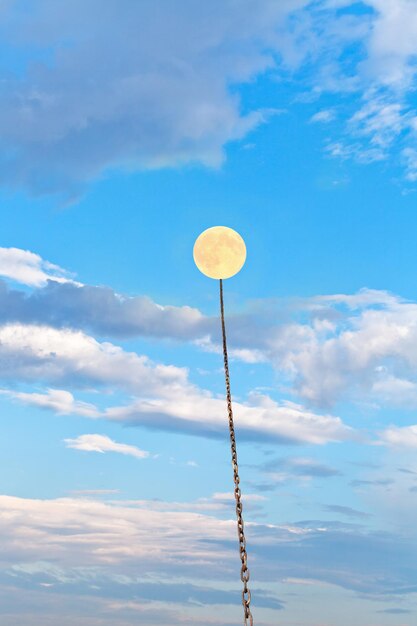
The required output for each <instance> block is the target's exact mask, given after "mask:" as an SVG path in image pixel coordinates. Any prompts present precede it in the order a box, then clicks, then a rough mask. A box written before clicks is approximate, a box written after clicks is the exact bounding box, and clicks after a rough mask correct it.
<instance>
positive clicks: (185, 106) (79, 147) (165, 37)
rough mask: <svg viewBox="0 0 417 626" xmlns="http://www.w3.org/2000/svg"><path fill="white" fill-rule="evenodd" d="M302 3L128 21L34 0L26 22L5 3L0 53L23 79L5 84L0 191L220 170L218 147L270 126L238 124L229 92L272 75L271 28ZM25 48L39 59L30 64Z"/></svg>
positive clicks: (222, 6) (94, 6)
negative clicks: (11, 54)
mask: <svg viewBox="0 0 417 626" xmlns="http://www.w3.org/2000/svg"><path fill="white" fill-rule="evenodd" d="M306 2H307V0H281V1H280V2H275V1H274V0H262V1H261V2H253V0H242V1H241V2H240V3H239V4H236V3H235V2H234V1H233V0H212V1H211V2H210V3H209V4H207V5H206V4H202V5H201V4H198V5H196V4H195V3H193V2H185V3H183V4H182V6H181V8H180V9H178V6H177V5H176V4H175V5H174V4H173V3H172V2H169V1H166V0H159V1H157V2H139V3H133V4H132V5H131V7H130V9H129V11H127V12H126V11H122V10H120V4H119V3H118V2H116V1H114V0H108V2H107V4H106V7H107V8H106V11H105V12H104V13H103V12H102V5H101V3H100V2H99V1H98V0H93V1H91V2H89V3H88V6H86V5H85V3H83V2H81V0H73V1H72V2H71V4H68V5H65V7H60V9H59V10H58V8H57V5H56V3H55V2H52V1H51V0H40V1H39V2H37V3H36V4H35V5H34V6H33V7H32V10H31V11H30V12H28V13H26V12H21V11H18V10H16V9H15V7H14V5H13V4H11V5H10V6H9V7H8V8H6V9H5V10H4V11H3V14H0V20H1V21H0V28H1V32H2V35H3V42H4V45H5V47H8V46H10V48H12V49H14V50H15V49H16V47H17V48H18V49H22V50H23V57H22V61H23V65H24V69H23V72H22V71H19V74H16V75H15V74H14V73H13V68H11V71H10V72H9V74H7V75H3V86H4V90H3V91H2V93H3V96H2V98H1V107H2V117H1V121H0V133H1V136H2V141H3V143H4V144H6V145H7V146H8V147H9V148H10V149H9V150H8V151H7V152H6V154H7V157H6V158H5V159H4V160H3V163H2V172H1V180H2V181H3V182H4V183H6V184H9V185H16V186H17V185H19V186H20V185H23V186H25V187H29V188H30V189H32V190H34V191H36V192H38V193H42V192H45V191H56V190H61V189H62V188H64V189H68V188H69V189H70V191H71V188H73V187H74V186H77V184H82V183H83V182H84V181H87V180H89V179H91V178H92V177H95V176H97V175H100V174H101V173H102V172H103V171H104V170H106V169H108V168H110V167H115V166H119V167H123V168H125V169H128V170H130V169H137V168H153V167H165V166H177V165H181V164H183V163H188V162H200V163H203V164H205V165H208V166H218V165H219V164H221V162H222V161H223V158H224V154H223V146H224V144H225V143H227V142H229V141H232V140H235V139H239V138H241V137H243V136H245V135H246V134H247V133H248V132H249V131H250V130H251V129H253V128H254V127H255V126H256V125H258V124H259V123H261V122H262V121H263V120H264V119H265V117H267V116H268V115H269V112H268V111H266V112H263V111H259V110H258V111H252V112H249V113H246V114H244V113H242V112H241V107H240V101H239V97H238V96H237V95H236V92H234V93H233V92H232V90H231V89H230V86H232V85H234V84H241V83H246V82H248V81H250V80H252V79H253V78H254V77H255V76H257V75H258V74H260V73H262V72H264V71H266V70H267V69H268V68H271V67H273V66H274V65H275V60H274V51H278V52H279V50H280V48H281V44H282V40H281V39H280V38H279V37H277V35H276V30H277V27H278V26H279V25H280V24H281V23H282V21H283V19H284V18H285V16H286V15H287V14H288V13H289V12H290V11H291V10H293V9H297V8H298V7H300V6H303V5H305V4H306ZM98 14H100V15H101V18H100V20H97V15H98ZM11 23H12V24H13V26H12V27H11ZM115 24H116V25H117V27H115ZM69 40H70V41H71V45H70V46H69V45H67V42H68V41H69ZM31 46H35V47H36V50H44V51H47V52H48V60H47V61H46V62H45V61H44V60H43V58H38V60H37V63H36V64H35V63H31V62H30V59H31V57H30V56H29V58H28V57H27V56H26V52H25V51H26V50H27V49H29V50H30V47H31ZM114 50H117V56H116V57H115V55H114ZM103 68H105V71H104V69H103Z"/></svg>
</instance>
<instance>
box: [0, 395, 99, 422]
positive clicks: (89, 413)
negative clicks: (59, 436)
mask: <svg viewBox="0 0 417 626" xmlns="http://www.w3.org/2000/svg"><path fill="white" fill-rule="evenodd" d="M0 393H2V394H6V395H8V396H10V397H12V398H15V399H17V400H20V401H21V402H23V403H24V404H29V405H30V406H36V407H40V408H42V409H51V410H52V411H54V412H55V413H57V414H58V415H81V416H82V417H99V415H100V412H99V411H98V409H97V407H95V406H94V404H91V403H89V402H82V401H80V400H75V398H74V396H73V394H72V393H71V392H70V391H67V390H65V389H47V391H46V393H36V392H34V393H28V392H19V391H9V390H6V389H2V390H0Z"/></svg>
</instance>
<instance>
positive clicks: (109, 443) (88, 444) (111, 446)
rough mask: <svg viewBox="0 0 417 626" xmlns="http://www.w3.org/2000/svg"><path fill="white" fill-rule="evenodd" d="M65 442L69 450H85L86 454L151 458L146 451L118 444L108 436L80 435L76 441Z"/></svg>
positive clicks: (66, 440)
mask: <svg viewBox="0 0 417 626" xmlns="http://www.w3.org/2000/svg"><path fill="white" fill-rule="evenodd" d="M64 441H65V443H66V444H67V448H73V449H74V450H83V451H84V452H101V453H103V454H104V453H105V452H117V453H119V454H126V455H128V456H133V457H135V458H136V459H146V458H147V457H148V456H149V452H146V451H145V450H140V449H139V448H137V447H136V446H131V445H127V444H125V443H117V442H116V441H113V440H112V439H110V437H107V436H106V435H97V434H92V435H80V436H79V437H77V438H76V439H65V440H64Z"/></svg>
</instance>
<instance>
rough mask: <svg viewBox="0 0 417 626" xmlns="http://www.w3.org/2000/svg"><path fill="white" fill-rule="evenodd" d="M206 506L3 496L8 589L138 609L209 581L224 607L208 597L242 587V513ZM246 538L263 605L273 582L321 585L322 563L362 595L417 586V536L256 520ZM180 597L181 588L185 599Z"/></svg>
mask: <svg viewBox="0 0 417 626" xmlns="http://www.w3.org/2000/svg"><path fill="white" fill-rule="evenodd" d="M209 500H210V499H208V500H207V502H206V503H209ZM211 500H212V501H213V502H217V503H218V504H219V505H220V503H222V502H225V501H226V500H227V499H225V498H224V494H217V496H216V497H215V498H212V499H211ZM256 502H258V500H255V501H254V502H253V503H254V504H255V503H256ZM204 504H205V502H204V501H203V500H202V499H201V500H199V501H197V502H196V503H190V509H191V510H187V508H186V507H183V508H182V509H181V507H182V504H180V505H179V506H178V503H172V505H170V504H169V503H166V502H158V501H156V500H153V501H146V500H144V501H136V502H133V501H127V502H124V501H114V502H102V501H98V500H88V499H86V498H80V499H76V498H59V499H49V500H36V499H24V498H17V497H12V496H1V497H0V505H1V507H0V509H1V515H0V531H1V536H2V537H3V540H4V549H3V554H2V563H3V570H5V572H6V574H8V577H7V580H8V584H9V585H12V584H13V585H19V584H20V585H24V586H25V588H27V586H28V585H29V586H34V588H35V589H36V588H38V583H39V582H43V583H47V584H51V590H52V592H53V591H54V590H55V587H56V591H57V592H58V593H62V591H72V593H73V594H74V595H78V594H83V593H85V591H86V589H88V590H89V591H90V592H91V585H96V592H97V595H98V596H103V597H109V598H112V597H113V598H117V597H119V598H120V596H118V593H119V588H121V589H123V590H124V591H123V596H122V597H123V598H125V599H128V600H131V598H132V594H133V593H135V594H136V593H138V592H139V590H140V592H141V596H143V599H144V600H146V599H147V597H148V595H147V594H149V592H151V594H152V596H151V597H155V596H154V594H155V587H152V586H151V587H149V585H150V584H151V583H154V584H155V585H156V587H157V590H158V596H157V597H159V599H160V601H161V602H166V601H168V602H169V601H170V599H171V598H172V595H171V593H170V590H171V591H172V587H171V588H170V589H168V590H167V588H166V587H165V585H166V584H169V583H172V580H173V578H172V577H173V576H175V577H177V578H178V579H179V580H180V581H182V582H183V583H184V584H190V583H191V584H192V583H194V584H198V583H197V582H196V581H198V580H204V587H205V591H206V594H207V601H209V602H210V601H211V602H214V603H217V604H223V603H228V602H230V600H231V598H233V597H234V595H232V596H230V597H229V596H227V595H226V596H217V598H216V597H213V596H211V594H210V593H208V592H209V590H210V589H212V590H213V591H214V590H215V589H219V590H220V589H224V584H225V581H226V580H229V581H230V580H232V579H233V575H234V573H235V566H236V520H235V519H234V515H233V512H232V511H230V515H229V516H228V518H227V519H218V518H216V517H214V515H213V514H210V515H209V514H206V513H204V512H202V511H198V512H197V511H193V510H192V509H193V506H194V505H196V506H197V508H198V506H199V505H204ZM177 509H180V510H177ZM246 532H247V537H248V540H249V538H250V545H251V555H252V563H253V568H252V574H256V580H257V581H258V582H257V587H258V585H259V587H260V589H258V590H257V599H258V602H259V604H260V605H262V604H263V603H264V602H265V600H266V598H265V596H266V594H265V593H263V592H262V587H261V586H262V583H263V582H265V581H271V580H280V579H281V578H283V577H287V576H294V577H297V578H311V563H312V562H314V563H316V568H315V580H318V581H320V580H322V581H327V582H331V583H332V584H336V585H338V586H340V587H344V588H346V589H351V590H355V591H359V592H360V593H361V594H363V593H366V592H368V593H374V594H382V595H383V594H386V593H387V591H388V590H389V592H390V593H404V589H405V588H408V589H410V588H412V587H413V586H414V583H415V574H414V572H415V569H414V568H413V567H412V564H413V562H414V560H415V544H414V543H412V544H411V545H410V542H409V540H408V537H403V536H401V535H398V534H390V533H387V532H386V533H384V534H382V535H381V533H380V532H379V531H377V532H372V531H367V530H366V529H364V528H360V527H357V526H355V527H353V528H352V527H351V526H349V525H346V526H343V525H341V524H340V523H338V525H337V526H335V525H333V524H332V523H331V522H320V521H318V522H308V523H301V522H300V523H293V524H291V523H289V524H281V525H278V524H274V523H270V522H268V523H267V524H259V523H256V522H250V521H248V522H247V524H246ZM352 552H353V553H354V555H355V558H353V559H352V558H351V555H352ZM392 554H396V558H395V559H392V558H391V557H392ZM381 563H382V564H383V563H385V564H386V567H385V566H384V565H381ZM97 587H98V589H97ZM133 590H134V591H133ZM167 591H168V594H167ZM180 591H181V588H180V587H179V586H178V584H177V585H176V594H179V593H180ZM197 591H198V589H195V592H197ZM165 594H167V595H165ZM189 595H190V594H189V593H188V596H187V595H185V597H184V599H183V602H186V600H187V598H188V597H189ZM216 600H217V602H216Z"/></svg>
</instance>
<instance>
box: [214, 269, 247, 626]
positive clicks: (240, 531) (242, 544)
mask: <svg viewBox="0 0 417 626" xmlns="http://www.w3.org/2000/svg"><path fill="white" fill-rule="evenodd" d="M220 312H221V321H222V337H223V359H224V374H225V378H226V399H227V413H228V416H229V430H230V446H231V450H232V468H233V479H234V483H235V490H234V494H235V500H236V517H237V535H238V538H239V553H240V560H241V562H242V567H241V569H240V579H241V581H242V583H243V591H242V604H243V612H244V620H243V624H244V626H253V617H252V613H251V610H250V601H251V595H250V591H249V587H248V582H249V576H250V574H249V569H248V564H247V560H248V555H247V553H246V539H245V531H244V524H243V515H242V512H243V507H242V501H241V495H242V494H241V491H240V487H239V483H240V478H239V466H238V464H237V452H236V439H235V427H234V423H233V409H232V394H231V391H230V375H229V359H228V356H227V343H226V325H225V322H224V303H223V281H222V279H220Z"/></svg>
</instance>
